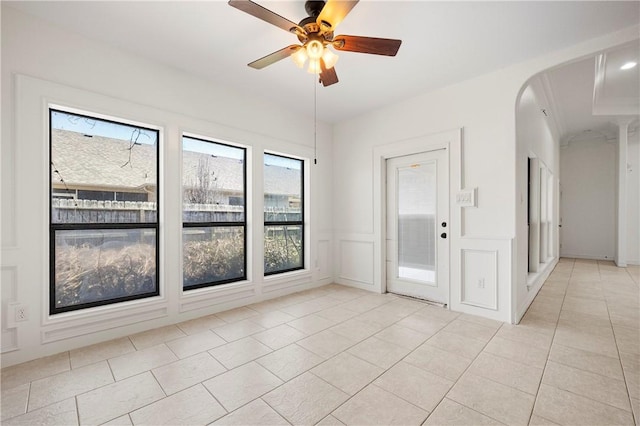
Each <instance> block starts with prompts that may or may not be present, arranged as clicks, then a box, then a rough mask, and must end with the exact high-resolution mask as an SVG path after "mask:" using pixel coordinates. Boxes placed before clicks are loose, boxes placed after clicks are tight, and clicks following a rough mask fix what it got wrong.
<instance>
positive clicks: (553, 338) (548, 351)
mask: <svg viewBox="0 0 640 426" xmlns="http://www.w3.org/2000/svg"><path fill="white" fill-rule="evenodd" d="M556 266H557V265H556ZM574 268H575V260H574V261H573V262H572V263H571V273H570V274H569V278H568V279H567V286H566V287H565V289H564V292H563V293H562V304H561V305H560V311H559V312H558V317H557V318H556V325H555V327H554V329H553V336H552V337H551V344H550V345H549V349H548V350H547V357H546V359H545V362H544V366H543V367H542V375H541V376H540V381H539V382H538V388H537V389H536V395H535V398H534V399H533V406H532V407H531V413H530V414H529V421H528V422H527V424H530V423H531V418H532V417H533V413H534V412H535V410H536V404H537V403H538V398H539V396H540V387H541V386H542V381H543V380H544V375H545V373H546V372H547V364H548V363H549V356H550V355H551V349H552V348H553V342H554V340H555V339H556V332H557V331H558V324H559V323H560V316H561V314H562V307H563V306H564V299H565V297H566V296H567V290H568V288H569V285H570V282H571V276H572V275H573V269H574ZM554 269H555V268H554ZM551 273H553V271H552V272H551ZM542 287H544V283H543V284H542ZM542 287H541V288H542ZM534 300H535V298H534ZM525 314H526V313H525Z"/></svg>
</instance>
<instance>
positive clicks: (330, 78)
mask: <svg viewBox="0 0 640 426" xmlns="http://www.w3.org/2000/svg"><path fill="white" fill-rule="evenodd" d="M320 69H321V70H322V71H321V72H320V81H321V82H322V85H323V86H324V87H327V86H331V85H332V84H336V83H337V82H338V74H336V67H331V68H329V69H327V67H325V65H324V59H322V58H320Z"/></svg>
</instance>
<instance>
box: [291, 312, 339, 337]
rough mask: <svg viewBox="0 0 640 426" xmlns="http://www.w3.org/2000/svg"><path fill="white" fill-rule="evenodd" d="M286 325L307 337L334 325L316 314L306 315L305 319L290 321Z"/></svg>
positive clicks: (333, 322)
mask: <svg viewBox="0 0 640 426" xmlns="http://www.w3.org/2000/svg"><path fill="white" fill-rule="evenodd" d="M287 324H289V325H290V326H291V327H293V328H296V329H298V330H300V331H302V332H303V333H307V334H309V335H311V334H316V333H318V332H320V331H322V330H325V329H327V328H329V327H332V326H334V325H336V323H335V321H331V320H328V319H326V318H323V317H321V316H318V315H316V314H313V315H308V316H306V317H302V318H299V319H297V320H294V321H290V322H288V323H287Z"/></svg>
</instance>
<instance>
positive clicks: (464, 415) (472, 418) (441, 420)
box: [424, 398, 503, 426]
mask: <svg viewBox="0 0 640 426" xmlns="http://www.w3.org/2000/svg"><path fill="white" fill-rule="evenodd" d="M424 424H425V425H433V426H445V425H446V426H449V425H450V426H471V425H474V426H476V425H478V426H479V425H492V426H493V425H496V426H498V425H502V424H503V423H500V422H499V421H497V420H494V419H492V418H491V417H487V416H485V415H484V414H481V413H478V412H477V411H474V410H472V409H471V408H468V407H465V406H464V405H460V404H458V403H457V402H455V401H452V400H450V399H448V398H445V399H443V400H442V402H441V403H440V404H439V405H438V406H437V407H436V409H435V410H434V411H433V412H432V413H431V415H430V416H429V418H428V419H427V421H426V422H424Z"/></svg>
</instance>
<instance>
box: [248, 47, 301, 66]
mask: <svg viewBox="0 0 640 426" xmlns="http://www.w3.org/2000/svg"><path fill="white" fill-rule="evenodd" d="M301 47H302V46H298V45H297V44H292V45H290V46H287V47H285V48H282V49H280V50H277V51H275V52H273V53H270V54H268V55H267V56H264V57H262V58H260V59H256V60H255V61H253V62H251V63H250V64H248V65H249V66H250V67H251V68H255V69H257V70H261V69H262V68H264V67H266V66H269V65H271V64H274V63H276V62H278V61H279V60H281V59H284V58H287V57H289V56H291V55H292V54H293V53H295V52H296V51H297V50H298V49H300V48H301Z"/></svg>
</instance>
